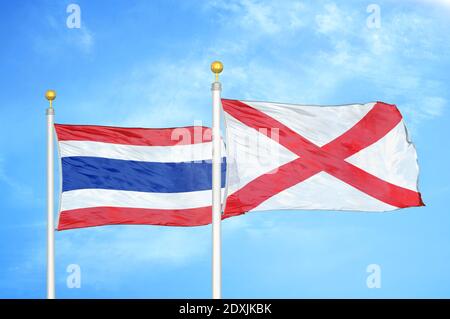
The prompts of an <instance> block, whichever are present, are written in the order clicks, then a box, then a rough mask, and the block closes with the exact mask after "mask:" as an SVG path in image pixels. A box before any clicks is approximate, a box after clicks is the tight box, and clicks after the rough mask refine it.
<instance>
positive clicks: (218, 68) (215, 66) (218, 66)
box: [211, 61, 223, 82]
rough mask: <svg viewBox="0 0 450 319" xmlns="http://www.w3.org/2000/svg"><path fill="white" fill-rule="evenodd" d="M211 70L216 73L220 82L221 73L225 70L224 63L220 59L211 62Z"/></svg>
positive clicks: (217, 80)
mask: <svg viewBox="0 0 450 319" xmlns="http://www.w3.org/2000/svg"><path fill="white" fill-rule="evenodd" d="M211 71H212V72H213V73H214V74H215V75H216V82H219V74H220V73H221V72H222V71H223V64H222V62H220V61H214V62H213V63H211Z"/></svg>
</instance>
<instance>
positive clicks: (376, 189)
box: [222, 99, 424, 218]
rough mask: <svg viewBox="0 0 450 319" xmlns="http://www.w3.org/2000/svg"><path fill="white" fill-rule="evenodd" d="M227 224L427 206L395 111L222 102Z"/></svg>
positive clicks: (414, 159)
mask: <svg viewBox="0 0 450 319" xmlns="http://www.w3.org/2000/svg"><path fill="white" fill-rule="evenodd" d="M222 106H223V110H224V112H225V124H226V135H227V136H226V140H227V200H226V203H225V211H224V217H225V218H227V217H230V216H234V215H239V214H243V213H245V212H249V211H262V210H281V209H295V210H298V209H306V210H316V209H320V210H346V211H390V210H395V209H399V208H406V207H412V206H423V205H424V204H423V202H422V199H421V195H420V193H419V191H418V185H417V182H418V174H419V167H418V164H417V155H416V150H415V147H414V145H413V144H412V143H411V141H410V140H409V138H408V133H407V130H406V127H405V125H404V122H403V118H402V115H401V114H400V112H399V110H398V109H397V107H396V106H395V105H390V104H386V103H382V102H376V103H367V104H352V105H342V106H305V105H292V104H281V103H268V102H249V101H238V100H226V99H223V100H222Z"/></svg>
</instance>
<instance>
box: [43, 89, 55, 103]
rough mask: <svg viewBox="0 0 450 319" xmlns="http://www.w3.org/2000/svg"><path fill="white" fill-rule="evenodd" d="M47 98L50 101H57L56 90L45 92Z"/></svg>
mask: <svg viewBox="0 0 450 319" xmlns="http://www.w3.org/2000/svg"><path fill="white" fill-rule="evenodd" d="M45 98H46V99H47V100H49V101H53V100H54V99H56V91H55V90H48V91H47V92H45Z"/></svg>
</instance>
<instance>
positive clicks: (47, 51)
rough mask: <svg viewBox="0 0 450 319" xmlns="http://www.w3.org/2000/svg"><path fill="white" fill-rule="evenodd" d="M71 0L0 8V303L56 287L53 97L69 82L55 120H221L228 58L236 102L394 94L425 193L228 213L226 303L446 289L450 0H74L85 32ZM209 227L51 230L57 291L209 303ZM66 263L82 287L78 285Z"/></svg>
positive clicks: (448, 293)
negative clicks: (218, 67)
mask: <svg viewBox="0 0 450 319" xmlns="http://www.w3.org/2000/svg"><path fill="white" fill-rule="evenodd" d="M70 3H72V2H71V1H31V0H28V1H3V0H2V1H0V38H1V42H2V48H1V50H0V81H1V83H0V87H1V91H2V94H1V95H2V103H1V106H0V107H1V111H2V112H1V114H2V115H3V116H2V118H1V125H0V136H1V137H0V143H1V144H0V146H1V148H0V149H1V153H0V211H1V224H0V297H2V298H12V297H17V298H44V297H45V280H46V278H45V271H46V264H45V258H46V250H45V248H46V241H45V240H46V208H45V207H46V205H45V185H46V180H45V169H46V166H45V164H46V162H45V154H46V153H45V152H46V150H45V115H44V114H45V108H46V107H47V104H46V101H45V99H44V97H43V95H44V92H45V90H46V89H49V88H54V89H55V90H56V91H57V92H58V97H57V99H56V101H55V108H56V119H57V122H59V123H71V124H100V125H121V126H146V127H172V126H184V125H192V124H194V121H202V122H203V124H205V125H210V123H211V106H210V83H211V81H212V80H213V76H212V74H211V72H210V70H209V64H210V62H211V61H213V60H215V59H220V60H221V61H223V63H224V65H225V69H224V72H223V76H222V77H221V80H222V84H223V96H225V97H228V98H236V99H252V100H268V101H280V102H286V103H299V104H345V103H353V102H369V101H376V100H381V101H385V102H388V103H395V104H397V106H398V107H399V108H400V110H401V111H402V113H403V115H404V117H405V121H406V123H407V125H408V127H409V130H410V134H411V137H412V139H413V141H414V142H415V144H416V147H417V151H418V155H419V163H420V166H421V176H420V189H421V192H422V194H423V197H424V201H425V203H426V204H427V206H426V207H424V208H414V209H407V210H403V211H399V212H393V213H382V214H369V213H348V212H309V211H299V212H281V211H276V212H262V213H253V214H248V215H245V216H241V217H238V218H232V219H229V220H226V221H225V222H223V296H224V297H227V298H246V297H254V298H259V297H261V298H266V297H267V298H269V297H270V298H283V297H284V298H317V297H319V298H320V297H324V298H332V297H344V298H347V297H361V298H380V297H387V298H392V297H407V298H410V297H425V298H430V297H436V298H443V297H445V298H448V297H450V272H449V271H448V266H449V264H450V250H449V249H448V246H449V244H450V214H449V209H448V205H447V206H446V200H447V199H448V198H449V196H450V188H449V185H448V181H449V178H450V171H449V169H448V164H447V163H448V158H449V156H450V151H449V142H448V123H449V120H450V113H449V109H448V108H449V99H450V93H449V90H448V83H449V82H450V81H449V80H450V75H449V74H450V72H449V71H450V58H449V57H450V32H449V31H450V1H447V0H436V1H433V0H428V1H426V0H423V1H419V0H418V1H393V0H392V1H388V0H386V1H375V0H374V1H356V0H355V1H339V2H337V1H335V2H333V1H275V0H268V1H256V0H231V1H219V0H212V1H193V0H185V1H101V0H98V1H77V2H73V3H77V4H78V5H79V6H80V8H81V28H80V29H69V28H67V26H66V19H67V16H68V15H69V14H68V13H66V8H67V6H68V5H69V4H70ZM370 4H376V5H378V6H379V8H380V9H381V14H380V18H381V20H380V21H381V25H380V28H370V27H368V25H367V21H366V20H367V18H368V17H369V16H370V14H371V13H368V12H367V6H368V5H370ZM446 207H447V208H446ZM210 237H211V229H210V227H209V226H205V227H194V228H176V227H157V226H109V227H99V228H90V229H81V230H73V231H65V232H59V233H56V281H57V287H56V292H57V296H58V297H61V298H74V297H87V298H112V297H118V298H175V297H176V298H184V297H186V298H209V297H210V295H211V287H210V284H211V281H210V280H211V271H210V268H211V264H210V260H211V241H210ZM69 264H78V265H80V267H81V288H79V289H69V288H67V286H66V278H67V275H68V273H67V272H66V268H67V266H68V265H69ZM369 264H378V265H379V266H380V267H381V288H379V289H369V288H368V287H367V285H366V278H367V276H368V275H369V274H368V273H367V272H366V267H367V266H368V265H369Z"/></svg>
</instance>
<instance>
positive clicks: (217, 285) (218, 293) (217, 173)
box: [211, 61, 223, 299]
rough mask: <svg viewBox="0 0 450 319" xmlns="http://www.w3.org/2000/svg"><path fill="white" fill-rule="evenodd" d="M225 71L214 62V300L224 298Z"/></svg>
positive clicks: (219, 64)
mask: <svg viewBox="0 0 450 319" xmlns="http://www.w3.org/2000/svg"><path fill="white" fill-rule="evenodd" d="M222 70H223V64H222V63H221V62H219V61H214V62H213V63H212V64H211V71H212V72H213V73H214V74H215V76H216V79H215V81H214V82H213V83H212V86H211V91H212V100H213V121H212V123H213V124H212V126H213V128H212V140H213V149H212V153H213V154H212V160H213V163H212V246H213V251H212V297H213V299H221V298H222V251H221V250H222V243H221V228H220V223H221V220H222V203H221V197H222V196H221V161H222V158H221V155H220V149H221V140H220V107H221V100H220V93H221V91H222V85H221V84H220V82H219V73H220V72H222Z"/></svg>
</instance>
